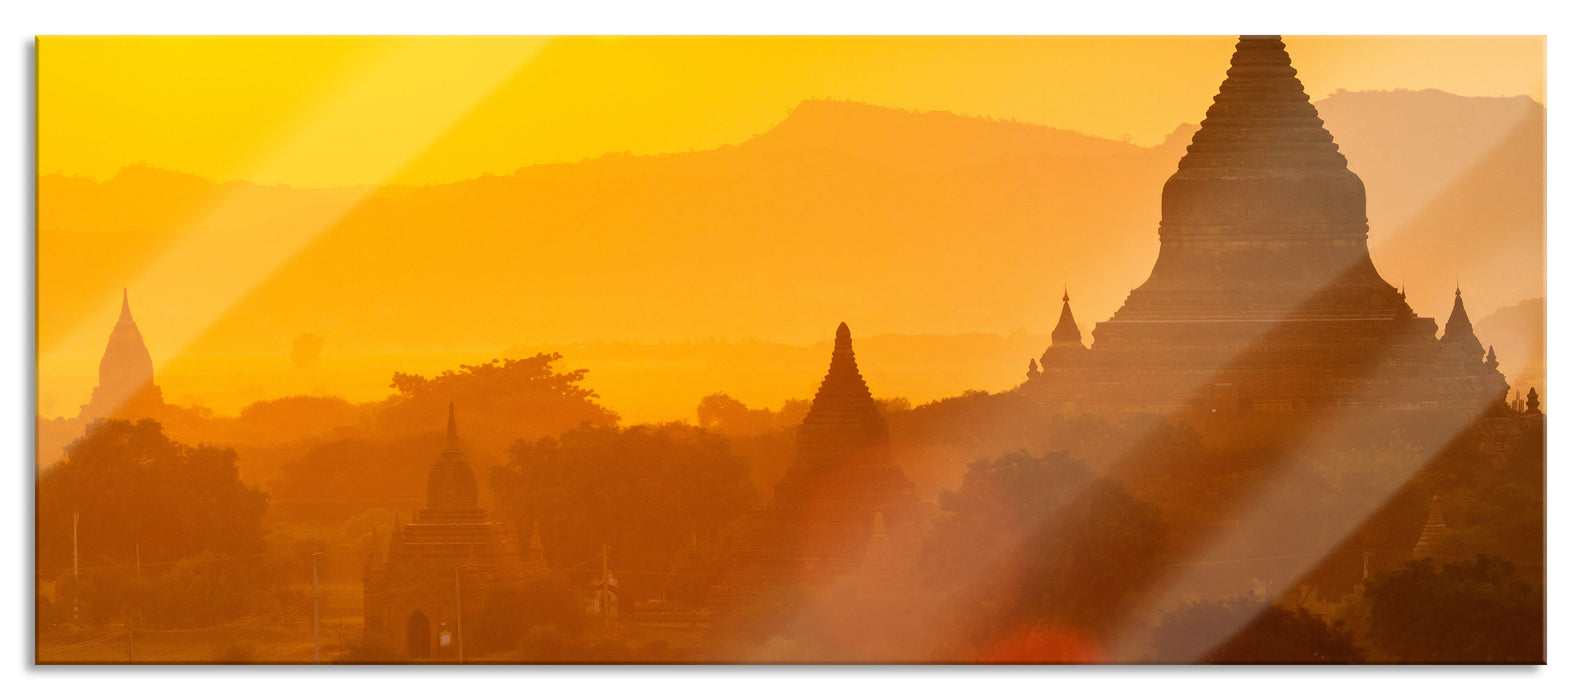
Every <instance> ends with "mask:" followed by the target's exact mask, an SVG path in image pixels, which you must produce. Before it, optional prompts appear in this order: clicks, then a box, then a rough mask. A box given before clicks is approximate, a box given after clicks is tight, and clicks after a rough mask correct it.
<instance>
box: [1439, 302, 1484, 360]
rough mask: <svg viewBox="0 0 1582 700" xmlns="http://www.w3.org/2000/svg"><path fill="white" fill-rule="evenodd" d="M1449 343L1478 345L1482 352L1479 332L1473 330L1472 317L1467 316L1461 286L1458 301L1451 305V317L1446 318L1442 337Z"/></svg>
mask: <svg viewBox="0 0 1582 700" xmlns="http://www.w3.org/2000/svg"><path fill="white" fill-rule="evenodd" d="M1442 339H1443V340H1444V341H1445V342H1447V343H1458V344H1466V345H1468V346H1470V347H1477V348H1478V349H1479V352H1480V354H1481V352H1482V347H1483V346H1482V343H1480V342H1479V341H1478V335H1477V333H1474V332H1473V331H1472V319H1470V318H1468V317H1467V307H1466V305H1465V304H1462V303H1461V287H1460V286H1459V285H1458V286H1457V287H1456V302H1455V304H1454V305H1453V306H1451V307H1450V318H1447V319H1445V335H1444V336H1443V338H1442Z"/></svg>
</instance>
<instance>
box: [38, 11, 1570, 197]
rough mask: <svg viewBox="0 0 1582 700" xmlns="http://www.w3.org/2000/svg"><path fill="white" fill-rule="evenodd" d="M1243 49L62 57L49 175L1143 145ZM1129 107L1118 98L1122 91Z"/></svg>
mask: <svg viewBox="0 0 1582 700" xmlns="http://www.w3.org/2000/svg"><path fill="white" fill-rule="evenodd" d="M1286 43H1287V45H1288V46H1289V51H1290V53H1291V55H1292V58H1293V60H1294V61H1295V62H1296V64H1297V66H1298V67H1299V69H1300V71H1301V73H1300V77H1301V78H1302V80H1303V82H1304V84H1305V85H1306V86H1307V88H1308V93H1309V94H1310V95H1312V96H1313V98H1314V99H1315V100H1316V99H1322V98H1323V97H1324V96H1326V95H1328V94H1329V93H1331V92H1333V91H1334V90H1335V89H1337V88H1344V89H1348V90H1369V89H1395V88H1409V89H1421V88H1439V89H1442V90H1446V91H1448V92H1453V93H1457V94H1461V95H1484V96H1509V95H1530V96H1532V97H1534V98H1536V99H1538V100H1539V101H1540V102H1541V101H1543V100H1544V95H1543V89H1544V86H1543V76H1544V43H1543V39H1542V38H1540V37H1518V38H1502V37H1416V38H1399V37H1349V38H1331V37H1314V38H1303V37H1288V38H1287V39H1286ZM1233 45H1234V42H1233V41H1231V40H1229V38H1228V37H1182V38H1128V37H1079V38H1059V37H1055V38H1003V37H1002V38H756V37H748V38H416V39H414V38H406V39H399V38H234V37H233V38H201V37H195V38H181V37H172V38H71V37H67V38H60V37H47V38H43V39H41V40H40V41H39V92H40V99H39V151H38V154H39V167H40V171H41V172H42V173H64V174H72V175H88V176H91V177H94V178H98V179H103V178H107V177H109V176H111V175H113V174H114V173H115V172H116V171H117V170H119V169H121V168H123V167H125V166H127V165H129V164H133V163H147V164H150V165H155V166H159V167H163V168H168V169H172V170H177V171H182V172H188V173H193V174H197V175H202V176H204V177H208V178H212V179H218V180H230V179H246V180H253V181H255V182H261V183H265V184H290V185H298V186H320V185H346V184H368V183H389V182H394V183H400V184H423V183H435V182H449V181H455V180H460V179H466V178H470V177H474V176H477V175H479V174H482V173H494V174H502V173H509V172H512V171H514V170H515V169H517V168H519V167H522V166H524V165H532V164H538V163H546V162H559V161H576V160H579V159H582V158H587V157H591V156H597V155H600V154H604V153H610V152H621V151H631V152H634V153H666V152H677V151H686V150H694V149H707V148H713V147H716V146H720V145H722V144H729V143H738V142H741V141H743V140H745V139H747V138H748V137H750V136H752V135H754V134H757V133H761V132H763V131H766V130H768V129H769V128H770V127H771V126H773V125H774V124H775V123H776V122H778V121H779V120H780V119H782V118H784V116H785V115H786V113H787V111H788V110H789V109H791V108H792V107H793V106H795V105H796V104H797V103H798V102H801V101H802V100H805V99H809V98H819V97H829V98H836V99H850V100H856V101H860V102H868V103H873V104H879V105H885V106H891V107H903V108H909V109H926V110H934V109H939V110H948V111H952V112H956V113H959V114H967V115H978V116H989V117H996V118H1003V119H1016V120H1020V121H1025V122H1032V123H1036V124H1046V125H1053V126H1059V127H1062V128H1067V129H1075V130H1078V131H1083V132H1087V133H1091V134H1095V135H1099V136H1105V137H1109V138H1121V137H1123V136H1129V137H1130V138H1131V139H1133V140H1134V141H1136V142H1138V143H1140V144H1144V145H1151V144H1154V143H1158V142H1159V141H1160V140H1162V139H1163V138H1164V136H1165V135H1166V134H1167V133H1169V132H1170V131H1172V130H1173V129H1174V128H1175V127H1176V126H1178V125H1179V124H1182V123H1196V122H1198V121H1200V120H1201V119H1202V117H1203V111H1204V109H1205V108H1206V107H1207V97H1208V96H1210V95H1213V94H1214V89H1215V87H1216V86H1217V85H1218V84H1219V82H1220V81H1221V80H1222V79H1223V78H1224V71H1225V65H1226V61H1227V59H1228V58H1229V55H1230V53H1231V50H1232V47H1233ZM1117 86H1120V89H1117Z"/></svg>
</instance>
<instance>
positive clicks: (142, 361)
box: [81, 289, 165, 419]
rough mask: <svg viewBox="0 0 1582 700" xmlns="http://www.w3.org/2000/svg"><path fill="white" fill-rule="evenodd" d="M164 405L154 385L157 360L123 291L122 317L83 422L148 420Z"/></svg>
mask: <svg viewBox="0 0 1582 700" xmlns="http://www.w3.org/2000/svg"><path fill="white" fill-rule="evenodd" d="M164 406H165V401H164V398H163V396H162V395H161V394H160V391H159V387H158V386H156V385H155V384H154V360H153V358H152V357H151V356H150V355H149V354H148V346H146V345H144V344H143V334H142V332H141V331H139V330H138V329H137V322H136V321H134V320H132V304H131V301H130V300H129V298H128V295H127V292H126V290H125V289H122V290H121V317H120V318H119V319H117V320H116V322H115V328H114V329H112V330H111V331H110V342H109V344H108V345H106V346H105V348H104V356H103V357H101V358H100V359H99V386H97V387H94V390H93V396H92V398H90V399H89V400H88V404H87V405H86V406H83V407H82V414H81V415H82V417H83V418H89V419H92V418H106V417H110V418H147V417H150V416H154V415H157V414H158V412H159V411H160V409H162V408H164Z"/></svg>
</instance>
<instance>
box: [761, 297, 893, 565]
mask: <svg viewBox="0 0 1582 700" xmlns="http://www.w3.org/2000/svg"><path fill="white" fill-rule="evenodd" d="M920 508H921V504H920V503H919V502H918V500H917V498H916V495H915V493H914V489H913V485H912V482H911V480H910V479H908V478H907V476H906V474H904V473H903V472H902V471H901V469H900V467H899V466H897V465H896V463H895V461H894V460H893V458H892V457H891V454H890V435H889V431H888V429H887V428H886V427H885V424H884V419H883V418H881V417H880V415H879V407H878V404H877V403H875V402H874V399H873V396H872V394H870V393H869V391H868V384H867V382H865V381H864V380H863V378H862V374H861V373H860V372H859V371H858V369H857V356H856V353H855V352H853V350H852V342H851V330H850V329H849V328H847V327H846V324H844V323H842V324H840V327H839V328H838V329H836V331H835V348H834V351H833V352H832V353H831V356H830V365H829V371H828V373H827V374H826V375H825V376H824V381H823V383H822V384H820V385H819V388H818V392H817V393H816V394H815V395H814V397H813V404H812V406H811V407H810V408H809V409H808V414H807V417H806V418H805V419H804V420H803V421H802V425H801V426H800V427H799V428H798V430H797V439H796V458H795V461H794V462H793V464H792V466H791V468H790V469H788V470H787V471H786V474H785V476H784V477H782V478H781V480H780V483H779V484H778V485H777V486H776V488H775V496H774V501H773V503H772V504H770V505H769V506H768V507H767V508H766V509H765V510H764V512H762V513H761V514H760V515H759V517H758V520H757V522H756V524H755V527H754V528H753V530H752V531H751V532H750V533H749V536H748V537H747V538H745V541H744V543H743V546H741V547H739V548H738V551H737V552H736V556H735V557H734V562H733V564H734V567H733V568H734V574H735V576H733V579H735V580H737V581H738V582H741V581H746V582H747V585H749V586H756V585H763V584H791V585H802V586H806V585H819V584H825V583H829V582H831V581H834V580H836V579H838V578H841V577H844V576H850V575H854V574H857V573H859V572H861V571H864V570H872V569H874V568H875V567H881V568H886V569H887V568H890V567H893V566H894V560H895V557H896V554H895V549H896V548H897V547H904V546H905V543H906V541H908V539H909V538H915V536H916V531H917V529H918V526H919V518H920ZM876 543H877V544H876ZM875 554H877V555H878V558H880V559H883V561H882V562H880V561H868V559H869V557H870V555H875Z"/></svg>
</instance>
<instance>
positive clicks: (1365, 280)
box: [1022, 36, 1508, 415]
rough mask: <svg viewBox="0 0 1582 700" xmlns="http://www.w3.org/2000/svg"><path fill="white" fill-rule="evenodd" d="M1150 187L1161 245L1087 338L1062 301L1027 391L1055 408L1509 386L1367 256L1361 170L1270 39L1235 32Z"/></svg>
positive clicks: (1395, 402)
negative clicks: (1155, 187) (1163, 175)
mask: <svg viewBox="0 0 1582 700" xmlns="http://www.w3.org/2000/svg"><path fill="white" fill-rule="evenodd" d="M1230 63H1231V65H1230V69H1229V71H1228V72H1227V75H1226V78H1225V81H1224V82H1223V83H1222V84H1221V86H1220V91H1219V94H1218V95H1217V96H1215V98H1214V104H1213V105H1212V106H1211V107H1209V110H1208V114H1207V116H1206V118H1205V119H1204V120H1203V123H1202V126H1201V128H1199V130H1198V132H1197V134H1196V135H1195V136H1194V137H1193V139H1192V143H1191V145H1190V146H1188V147H1187V152H1186V155H1185V157H1183V158H1182V159H1181V162H1180V164H1179V167H1178V169H1177V170H1176V173H1175V174H1174V175H1172V176H1171V177H1170V179H1169V180H1168V181H1167V182H1166V183H1165V185H1164V192H1163V196H1162V215H1161V220H1160V225H1159V257H1158V259H1157V261H1156V262H1155V263H1154V267H1153V271H1152V272H1151V273H1150V275H1149V277H1148V279H1147V280H1146V281H1144V282H1143V283H1142V284H1141V285H1140V286H1138V287H1137V288H1136V289H1134V290H1132V292H1131V294H1130V295H1129V296H1128V297H1127V299H1126V301H1125V303H1124V304H1123V305H1122V306H1121V308H1120V309H1119V310H1118V311H1116V312H1115V315H1114V316H1113V317H1111V318H1110V319H1109V320H1108V321H1104V322H1101V323H1099V324H1098V325H1097V326H1096V327H1095V328H1094V330H1093V343H1092V347H1091V348H1084V346H1083V345H1082V342H1081V337H1080V335H1079V333H1078V332H1077V330H1076V324H1075V321H1074V319H1073V318H1072V315H1071V311H1070V305H1069V301H1068V303H1067V305H1066V307H1065V308H1064V309H1063V310H1062V313H1061V319H1060V324H1059V326H1058V327H1057V329H1056V333H1055V337H1054V338H1053V339H1052V341H1053V342H1052V345H1051V348H1050V351H1049V352H1046V353H1045V354H1044V356H1043V367H1042V370H1041V371H1037V369H1038V368H1032V369H1031V370H1030V371H1029V372H1028V375H1029V378H1028V381H1027V383H1026V384H1024V385H1023V387H1022V389H1023V391H1025V392H1027V393H1030V394H1032V395H1033V396H1035V397H1037V398H1038V399H1039V400H1040V401H1041V402H1043V403H1045V404H1046V405H1049V406H1052V407H1054V408H1056V409H1057V410H1063V411H1068V412H1080V411H1096V412H1182V411H1184V412H1187V413H1197V414H1200V415H1206V414H1209V413H1220V414H1227V413H1228V414H1235V413H1243V412H1249V411H1251V412H1259V411H1265V412H1275V411H1279V412H1286V411H1313V410H1323V411H1329V410H1413V409H1449V410H1455V411H1464V412H1468V413H1478V412H1481V411H1483V410H1485V409H1486V408H1488V407H1489V406H1491V405H1493V404H1495V403H1500V402H1502V401H1503V398H1504V396H1505V394H1506V393H1507V391H1508V387H1507V385H1506V383H1505V378H1504V376H1503V375H1501V374H1500V373H1499V371H1498V369H1497V363H1495V362H1494V361H1493V358H1492V353H1491V354H1490V355H1489V356H1488V359H1487V360H1486V359H1485V355H1484V349H1483V347H1482V346H1481V344H1479V342H1478V340H1477V338H1476V336H1475V335H1473V333H1472V327H1471V323H1470V322H1468V321H1467V320H1466V311H1465V308H1464V307H1463V305H1462V301H1461V295H1460V290H1457V294H1456V300H1455V305H1454V310H1453V314H1452V317H1451V319H1450V320H1449V321H1448V322H1447V323H1446V331H1445V335H1444V338H1443V339H1440V338H1437V337H1436V332H1437V328H1436V324H1435V322H1434V320H1433V319H1432V318H1420V317H1418V316H1417V315H1416V314H1415V313H1414V312H1413V311H1412V308H1411V307H1410V306H1409V305H1408V304H1407V302H1406V296H1405V293H1404V292H1403V291H1401V290H1398V289H1396V288H1395V287H1393V286H1391V285H1390V284H1389V283H1387V282H1385V281H1384V279H1383V278H1382V277H1380V276H1379V273H1378V271H1377V270H1375V269H1374V265H1373V260H1372V258H1371V257H1370V255H1369V253H1368V220H1367V216H1366V198H1365V194H1364V190H1363V184H1362V180H1361V179H1359V178H1358V177H1357V175H1356V174H1355V173H1353V172H1351V170H1350V169H1348V168H1347V164H1346V158H1345V156H1343V155H1341V153H1340V149H1339V146H1338V145H1336V143H1335V141H1334V139H1333V138H1332V137H1331V136H1330V133H1329V131H1328V130H1326V129H1325V128H1324V123H1323V121H1322V120H1320V119H1319V117H1318V111H1317V109H1316V108H1314V106H1313V105H1312V103H1311V102H1310V101H1309V100H1308V96H1307V94H1306V92H1304V90H1303V88H1302V83H1301V81H1299V80H1297V77H1296V69H1295V68H1293V67H1292V66H1291V58H1290V56H1289V55H1287V54H1286V51H1285V44H1284V43H1282V42H1281V41H1280V39H1279V37H1261V36H1245V37H1242V38H1241V40H1240V42H1239V43H1237V45H1236V51H1235V54H1234V55H1233V56H1232V57H1231V61H1230Z"/></svg>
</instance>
